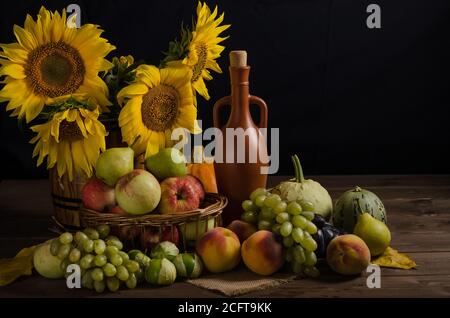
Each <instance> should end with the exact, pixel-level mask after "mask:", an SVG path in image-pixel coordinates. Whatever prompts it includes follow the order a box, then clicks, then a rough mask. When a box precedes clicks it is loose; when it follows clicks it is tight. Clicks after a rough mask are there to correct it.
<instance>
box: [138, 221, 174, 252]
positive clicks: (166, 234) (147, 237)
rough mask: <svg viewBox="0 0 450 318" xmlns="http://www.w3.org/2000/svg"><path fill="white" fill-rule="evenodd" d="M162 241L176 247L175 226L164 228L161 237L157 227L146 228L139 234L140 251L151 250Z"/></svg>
mask: <svg viewBox="0 0 450 318" xmlns="http://www.w3.org/2000/svg"><path fill="white" fill-rule="evenodd" d="M163 241H170V242H172V243H174V244H175V245H178V242H179V234H178V229H177V227H176V226H173V227H170V226H169V227H165V228H164V229H163V230H162V232H161V235H160V233H159V228H158V227H146V228H145V230H144V231H143V232H142V234H141V249H143V250H151V249H152V248H153V247H154V246H156V245H158V243H160V242H163Z"/></svg>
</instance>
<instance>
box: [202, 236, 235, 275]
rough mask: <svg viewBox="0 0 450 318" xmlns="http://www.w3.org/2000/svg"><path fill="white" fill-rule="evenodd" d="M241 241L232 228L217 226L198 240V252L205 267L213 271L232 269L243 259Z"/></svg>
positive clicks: (219, 271)
mask: <svg viewBox="0 0 450 318" xmlns="http://www.w3.org/2000/svg"><path fill="white" fill-rule="evenodd" d="M240 248H241V243H239V238H238V237H237V235H236V234H234V233H233V232H232V231H231V230H229V229H226V228H223V227H216V228H214V229H212V230H210V231H208V232H206V233H205V234H203V236H202V237H200V239H199V240H198V241H197V245H196V250H197V254H198V255H200V257H201V258H202V260H203V264H204V265H205V267H206V268H207V269H208V270H209V271H210V272H213V273H221V272H226V271H229V270H232V269H233V268H235V267H236V266H237V265H238V264H239V262H240V261H241V252H240Z"/></svg>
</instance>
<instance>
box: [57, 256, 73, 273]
mask: <svg viewBox="0 0 450 318" xmlns="http://www.w3.org/2000/svg"><path fill="white" fill-rule="evenodd" d="M69 264H71V262H70V261H69V259H67V258H65V259H63V260H62V261H61V263H60V264H59V266H60V268H61V271H62V272H63V273H64V275H66V274H67V273H66V269H67V266H69Z"/></svg>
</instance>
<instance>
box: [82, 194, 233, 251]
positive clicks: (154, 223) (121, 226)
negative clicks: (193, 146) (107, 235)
mask: <svg viewBox="0 0 450 318" xmlns="http://www.w3.org/2000/svg"><path fill="white" fill-rule="evenodd" d="M227 203H228V200H227V198H226V197H225V196H223V195H221V194H217V193H206V195H205V199H204V200H203V203H202V206H201V207H200V208H199V209H197V210H193V211H188V212H183V213H177V214H146V215H142V216H128V215H127V216H121V215H118V214H113V213H102V212H98V211H94V210H90V209H86V208H84V207H82V208H81V210H80V214H81V220H82V222H83V223H84V224H86V225H87V226H91V227H95V226H97V225H100V224H108V225H110V226H111V229H112V231H113V234H115V235H118V236H119V237H120V238H121V240H122V241H125V244H126V245H128V246H127V247H128V248H139V249H142V250H146V249H149V248H151V245H150V246H149V245H147V243H146V246H143V244H144V243H142V236H143V235H144V233H145V232H146V231H147V233H148V232H149V231H150V230H151V231H153V232H154V231H157V233H158V239H157V240H155V241H154V243H155V244H156V243H157V242H159V241H162V240H170V241H174V242H177V243H178V247H179V248H182V249H183V250H185V251H186V250H189V249H190V248H191V247H192V246H193V243H195V240H196V238H198V237H199V236H200V235H201V234H203V233H204V232H206V231H207V230H209V229H211V228H212V227H216V226H220V225H221V221H222V220H221V214H222V211H223V209H224V208H225V206H226V205H227Z"/></svg>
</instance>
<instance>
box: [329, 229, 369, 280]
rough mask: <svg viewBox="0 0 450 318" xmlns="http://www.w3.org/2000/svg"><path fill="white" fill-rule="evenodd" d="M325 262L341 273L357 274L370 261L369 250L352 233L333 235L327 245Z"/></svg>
mask: <svg viewBox="0 0 450 318" xmlns="http://www.w3.org/2000/svg"><path fill="white" fill-rule="evenodd" d="M327 263H328V265H329V266H330V267H331V269H332V270H333V271H335V272H336V273H339V274H342V275H357V274H360V273H361V272H362V271H364V270H365V269H366V268H367V266H368V265H369V263H370V250H369V248H368V247H367V244H366V243H364V241H363V240H362V239H360V238H359V237H358V236H356V235H354V234H346V235H341V236H338V237H335V238H334V239H332V240H331V242H330V244H328V247H327Z"/></svg>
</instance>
